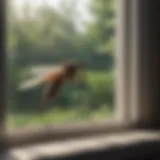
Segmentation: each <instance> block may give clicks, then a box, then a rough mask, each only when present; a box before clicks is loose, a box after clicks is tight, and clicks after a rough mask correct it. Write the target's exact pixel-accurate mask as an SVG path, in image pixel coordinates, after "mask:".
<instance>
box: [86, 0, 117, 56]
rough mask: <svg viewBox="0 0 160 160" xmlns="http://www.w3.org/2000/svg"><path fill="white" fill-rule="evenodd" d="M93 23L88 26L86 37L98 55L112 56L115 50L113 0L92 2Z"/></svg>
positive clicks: (95, 0) (93, 0)
mask: <svg viewBox="0 0 160 160" xmlns="http://www.w3.org/2000/svg"><path fill="white" fill-rule="evenodd" d="M91 2H92V3H91V7H90V11H91V13H92V14H93V15H94V21H93V22H92V23H90V24H89V25H88V36H89V37H90V38H91V39H92V40H93V44H94V46H95V49H96V51H97V52H99V53H105V54H113V53H114V48H115V45H114V44H115V15H116V10H115V0H98V1H97V0H92V1H91Z"/></svg>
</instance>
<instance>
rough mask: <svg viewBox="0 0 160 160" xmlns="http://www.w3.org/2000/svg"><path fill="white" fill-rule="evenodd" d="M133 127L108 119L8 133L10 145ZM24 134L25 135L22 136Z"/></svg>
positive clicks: (61, 139)
mask: <svg viewBox="0 0 160 160" xmlns="http://www.w3.org/2000/svg"><path fill="white" fill-rule="evenodd" d="M129 128H131V126H130V125H129V124H124V122H123V123H122V122H121V121H118V120H113V119H110V120H107V121H103V122H102V121H100V122H85V123H77V124H68V125H63V126H44V127H40V128H37V127H36V128H28V129H20V130H16V131H14V132H11V133H8V134H7V142H8V143H9V146H11V147H15V146H24V145H28V144H35V143H42V142H46V141H64V140H66V139H73V138H81V137H87V136H94V135H97V134H106V133H111V132H112V133H113V132H117V131H118V132H121V131H124V130H128V129H129ZM22 135H23V136H22Z"/></svg>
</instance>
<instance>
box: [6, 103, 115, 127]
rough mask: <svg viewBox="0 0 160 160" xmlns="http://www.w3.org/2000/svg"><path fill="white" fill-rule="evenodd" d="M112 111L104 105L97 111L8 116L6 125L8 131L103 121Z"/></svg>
mask: <svg viewBox="0 0 160 160" xmlns="http://www.w3.org/2000/svg"><path fill="white" fill-rule="evenodd" d="M111 115H112V111H111V110H110V109H109V108H108V107H106V106H105V105H104V106H102V107H100V108H99V109H97V110H85V109H83V108H81V109H66V110H62V109H58V108H55V109H51V110H48V111H46V112H44V113H40V114H14V115H13V114H9V115H8V120H7V125H8V129H9V130H10V129H11V130H12V129H16V128H21V127H28V126H29V127H31V126H32V127H34V126H42V125H50V124H56V125H57V124H58V125H61V124H67V123H73V122H83V121H88V120H101V119H102V120H103V119H106V118H109V117H110V116H111Z"/></svg>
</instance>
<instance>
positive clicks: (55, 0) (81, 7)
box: [14, 0, 93, 30]
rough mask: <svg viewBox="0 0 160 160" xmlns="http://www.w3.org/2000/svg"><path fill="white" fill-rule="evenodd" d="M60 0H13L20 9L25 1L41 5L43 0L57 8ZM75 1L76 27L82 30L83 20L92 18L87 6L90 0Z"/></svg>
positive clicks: (34, 5) (35, 5) (32, 4)
mask: <svg viewBox="0 0 160 160" xmlns="http://www.w3.org/2000/svg"><path fill="white" fill-rule="evenodd" d="M61 1H62V0H14V2H15V6H16V8H17V9H20V10H21V8H22V6H23V5H24V4H25V3H26V2H29V3H30V5H31V6H32V7H38V6H39V5H42V4H43V3H44V2H45V3H47V4H49V5H50V6H53V7H54V8H55V9H57V10H59V5H60V3H61ZM68 1H69V0H68ZM75 1H76V3H77V11H78V18H77V22H76V23H77V27H78V28H79V29H80V30H83V29H84V26H83V22H84V21H90V20H92V18H93V17H92V16H91V15H90V13H89V11H88V8H87V6H88V4H89V2H90V1H91V0H75Z"/></svg>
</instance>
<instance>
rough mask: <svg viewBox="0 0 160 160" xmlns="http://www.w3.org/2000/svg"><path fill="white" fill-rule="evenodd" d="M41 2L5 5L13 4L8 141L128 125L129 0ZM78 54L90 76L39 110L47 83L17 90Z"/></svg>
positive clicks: (8, 88) (63, 89)
mask: <svg viewBox="0 0 160 160" xmlns="http://www.w3.org/2000/svg"><path fill="white" fill-rule="evenodd" d="M34 2H36V1H34ZM43 2H46V3H42V4H40V1H37V2H36V3H33V1H26V3H25V1H22V0H21V1H18V0H17V1H14V3H11V2H10V3H9V4H8V7H11V8H12V10H11V9H8V10H7V12H8V13H7V15H8V23H7V24H8V36H7V42H8V43H7V66H8V72H7V75H8V85H7V91H8V92H7V97H8V99H9V100H8V101H7V106H8V107H7V118H6V121H7V123H6V124H7V131H8V133H9V135H10V136H9V137H10V138H11V139H10V140H11V141H12V142H14V143H16V141H19V143H21V142H22V141H23V140H22V139H24V141H25V142H26V141H28V142H29V139H30V141H32V140H33V139H36V138H37V139H39V136H40V135H41V138H42V137H46V138H54V137H56V138H57V137H58V138H60V139H61V138H63V137H65V136H69V135H70V136H72V137H73V136H74V135H78V136H79V135H81V134H87V133H99V132H104V131H106V130H111V128H116V129H120V128H122V124H123V126H125V124H127V125H128V124H130V123H128V122H130V121H129V120H128V119H129V118H130V117H131V115H130V112H131V108H130V107H129V106H130V104H129V98H130V94H129V93H130V91H129V86H130V84H129V82H130V81H129V78H130V76H129V75H128V74H126V73H129V72H128V71H129V69H130V68H129V66H130V65H129V64H130V63H129V61H128V60H129V59H130V55H129V54H128V53H129V45H130V44H131V42H130V35H129V34H127V33H128V32H129V31H128V30H129V29H130V27H129V14H127V13H128V12H129V11H130V10H129V7H131V5H129V2H126V1H123V0H122V1H118V0H117V1H116V0H115V1H113V0H107V1H94V0H90V1H89V0H88V1H87V0H86V1H85V0H83V1H75V0H73V1H66V0H65V1H61V3H60V1H55V2H54V4H49V5H48V3H50V2H51V1H43ZM93 2H94V3H93ZM59 3H60V4H59ZM103 3H106V4H103ZM22 4H23V7H22ZM78 4H79V5H78ZM117 4H118V5H117ZM134 5H135V4H134ZM20 6H21V7H20ZM87 6H92V7H91V10H89V9H87ZM117 6H119V7H117ZM84 8H86V9H84ZM131 11H134V10H131ZM117 13H118V14H117ZM83 14H84V15H83ZM86 15H87V16H86ZM117 21H118V23H116V22H117ZM116 24H117V25H116ZM116 27H117V28H116ZM116 31H118V32H116ZM131 31H132V30H131ZM116 33H117V34H116ZM131 33H132V32H131ZM136 38H137V37H135V39H136ZM135 39H134V40H133V41H135ZM116 43H118V48H117V54H116ZM127 47H128V48H127ZM75 59H76V60H79V61H81V62H84V63H85V66H86V67H85V74H86V77H85V80H86V82H87V83H85V85H84V84H83V85H82V84H81V83H79V84H72V83H69V84H66V85H65V86H64V87H63V88H62V89H61V91H60V93H59V95H58V96H57V97H56V100H55V101H52V102H51V104H49V105H47V106H46V108H45V109H44V112H42V113H37V110H36V109H37V108H36V107H37V106H38V105H39V103H40V100H41V94H42V93H43V92H42V90H43V86H42V87H38V88H31V89H30V90H23V89H22V90H18V88H19V86H20V84H21V82H23V81H25V80H26V79H29V78H30V77H31V78H32V76H35V75H36V74H39V73H38V72H39V71H40V72H41V73H43V72H46V71H48V70H50V66H51V67H52V65H54V64H57V63H61V62H63V61H65V60H75ZM117 68H118V69H117ZM117 72H118V73H117ZM33 73H34V74H33ZM116 76H118V77H117V78H118V79H117V78H116ZM86 84H87V85H86ZM115 102H116V103H115ZM125 122H126V123H125ZM21 134H23V138H20V135H21ZM35 134H36V137H35ZM47 136H48V137H47ZM27 137H28V138H27ZM25 138H26V139H25ZM42 139H43V138H42ZM20 141H21V142H20ZM22 143H23V142H22Z"/></svg>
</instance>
